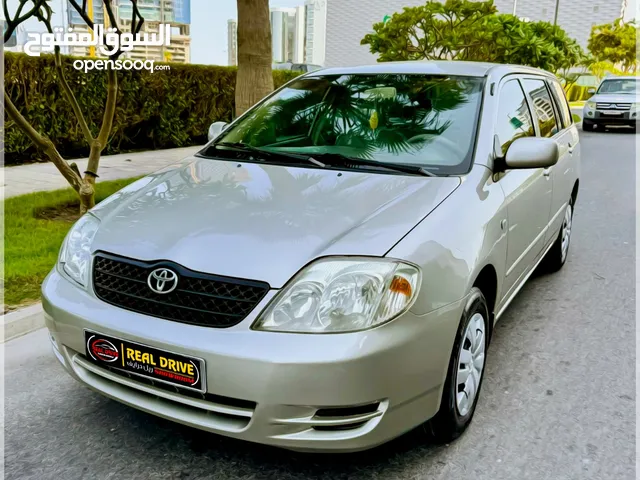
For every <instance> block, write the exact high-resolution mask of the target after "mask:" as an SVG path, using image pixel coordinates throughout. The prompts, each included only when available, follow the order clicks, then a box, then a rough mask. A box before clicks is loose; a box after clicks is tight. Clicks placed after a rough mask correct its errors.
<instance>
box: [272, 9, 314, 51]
mask: <svg viewBox="0 0 640 480" xmlns="http://www.w3.org/2000/svg"><path fill="white" fill-rule="evenodd" d="M270 19H271V48H272V50H273V61H274V62H276V63H284V62H293V63H303V62H304V56H305V30H306V23H305V9H304V7H297V8H272V9H271V10H270Z"/></svg>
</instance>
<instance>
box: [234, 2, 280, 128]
mask: <svg viewBox="0 0 640 480" xmlns="http://www.w3.org/2000/svg"><path fill="white" fill-rule="evenodd" d="M271 57H272V51H271V23H270V22H269V0H238V78H237V80H236V116H239V115H242V114H243V113H244V112H246V111H247V110H248V109H249V108H251V107H252V106H253V105H255V104H256V103H257V102H258V101H259V100H261V99H262V98H264V97H265V96H267V95H268V94H269V93H271V92H272V91H273V74H272V73H271Z"/></svg>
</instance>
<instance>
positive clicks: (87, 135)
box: [55, 45, 93, 144]
mask: <svg viewBox="0 0 640 480" xmlns="http://www.w3.org/2000/svg"><path fill="white" fill-rule="evenodd" d="M55 60H56V62H55V63H56V71H57V72H58V76H59V77H60V84H61V85H62V92H63V93H64V96H65V97H66V99H67V102H69V103H70V104H71V108H72V109H73V113H74V114H75V116H76V119H77V120H78V123H79V124H80V130H82V134H83V135H84V139H85V140H86V141H87V143H89V144H91V142H92V141H93V135H92V134H91V130H90V129H89V125H88V124H87V121H86V119H85V118H84V115H83V113H82V110H80V105H79V104H78V101H77V100H76V96H75V95H74V94H73V90H71V87H70V86H69V82H67V77H66V76H65V74H64V68H62V58H61V56H60V47H59V46H57V45H56V48H55Z"/></svg>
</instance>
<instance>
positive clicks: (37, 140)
mask: <svg viewBox="0 0 640 480" xmlns="http://www.w3.org/2000/svg"><path fill="white" fill-rule="evenodd" d="M4 109H5V111H6V112H7V115H8V117H9V118H10V119H11V120H13V121H14V122H16V125H17V126H18V128H19V129H20V130H22V131H23V132H24V133H25V135H27V136H28V137H29V138H30V139H31V141H32V142H33V143H34V145H35V146H36V147H38V148H39V149H40V150H42V151H43V152H44V153H45V154H46V155H47V157H49V160H51V162H52V163H53V164H54V165H55V166H56V168H57V169H58V170H59V171H60V173H61V174H62V176H63V177H64V178H65V179H66V180H67V182H69V184H70V185H71V186H72V187H73V189H74V190H75V191H77V192H79V191H80V187H81V185H82V179H81V178H80V177H79V176H78V175H76V173H75V172H74V171H73V169H72V168H71V167H70V166H69V164H68V163H67V162H65V160H64V159H63V158H62V157H61V156H60V153H58V150H56V147H55V146H54V145H53V142H52V141H51V140H49V138H48V137H45V136H44V135H41V134H39V133H38V132H37V131H36V130H35V128H33V127H32V126H31V124H30V123H29V122H28V121H27V119H26V118H24V117H23V116H22V114H21V113H20V112H19V111H18V109H17V108H16V106H15V105H14V104H13V102H12V101H11V99H10V98H9V96H8V95H7V92H6V91H5V92H4Z"/></svg>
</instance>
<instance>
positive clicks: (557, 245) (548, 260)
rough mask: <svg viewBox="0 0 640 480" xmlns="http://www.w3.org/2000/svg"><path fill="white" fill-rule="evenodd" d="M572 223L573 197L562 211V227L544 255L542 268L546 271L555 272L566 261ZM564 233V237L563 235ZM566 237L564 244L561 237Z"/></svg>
mask: <svg viewBox="0 0 640 480" xmlns="http://www.w3.org/2000/svg"><path fill="white" fill-rule="evenodd" d="M572 225H573V198H571V199H570V200H569V203H568V204H567V208H566V210H565V213H564V219H563V220H562V227H561V228H560V232H558V236H557V237H556V240H555V242H553V246H552V247H551V249H550V250H549V251H548V252H547V255H546V257H545V258H544V260H543V261H542V267H543V270H544V271H546V272H548V273H553V272H557V271H558V270H560V269H561V268H562V267H563V266H564V264H565V263H566V262H567V257H568V256H569V247H570V245H571V230H572ZM565 234H566V237H565ZM565 238H566V246H563V245H564V242H563V239H565Z"/></svg>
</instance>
